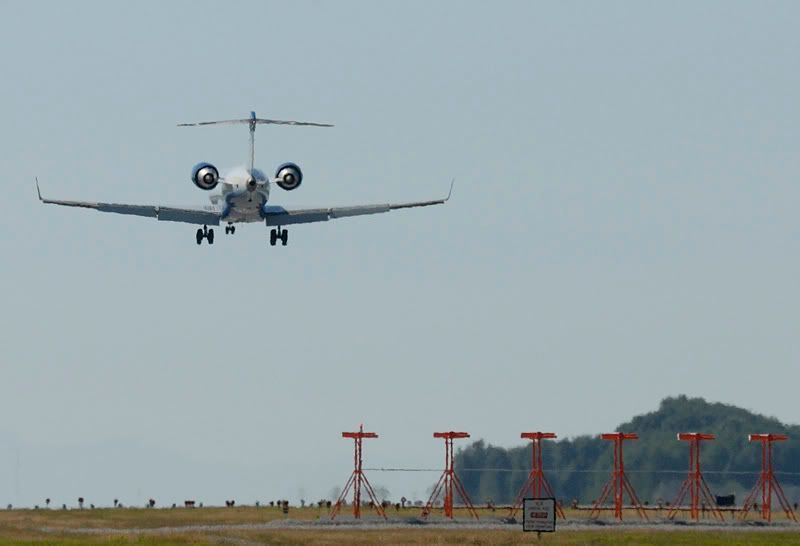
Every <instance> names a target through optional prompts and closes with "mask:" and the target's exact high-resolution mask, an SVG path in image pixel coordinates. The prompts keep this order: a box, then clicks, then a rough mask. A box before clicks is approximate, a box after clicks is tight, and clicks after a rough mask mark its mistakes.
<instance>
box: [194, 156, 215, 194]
mask: <svg viewBox="0 0 800 546" xmlns="http://www.w3.org/2000/svg"><path fill="white" fill-rule="evenodd" d="M192 182H194V185H195V186H197V187H198V188H200V189H201V190H207V191H209V190H213V189H214V188H216V187H217V184H218V183H219V171H218V170H217V168H216V167H215V166H214V165H212V164H211V163H198V164H197V165H195V166H194V167H193V168H192Z"/></svg>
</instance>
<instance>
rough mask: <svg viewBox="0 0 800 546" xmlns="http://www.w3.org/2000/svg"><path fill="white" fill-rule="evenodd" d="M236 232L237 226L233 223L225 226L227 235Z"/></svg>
mask: <svg viewBox="0 0 800 546" xmlns="http://www.w3.org/2000/svg"><path fill="white" fill-rule="evenodd" d="M234 233H236V226H234V225H233V224H228V225H227V226H225V235H233V234H234Z"/></svg>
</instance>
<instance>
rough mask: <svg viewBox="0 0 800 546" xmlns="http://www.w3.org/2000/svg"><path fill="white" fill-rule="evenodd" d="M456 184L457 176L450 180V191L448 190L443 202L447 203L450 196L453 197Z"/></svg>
mask: <svg viewBox="0 0 800 546" xmlns="http://www.w3.org/2000/svg"><path fill="white" fill-rule="evenodd" d="M455 185H456V179H455V177H453V179H452V180H450V191H448V192H447V197H445V198H444V200H443V201H442V203H447V202H448V201H450V197H452V195H453V186H455Z"/></svg>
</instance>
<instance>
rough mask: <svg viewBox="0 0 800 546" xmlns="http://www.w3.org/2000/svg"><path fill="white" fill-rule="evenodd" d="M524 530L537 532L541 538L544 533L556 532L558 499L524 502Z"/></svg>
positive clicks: (526, 500)
mask: <svg viewBox="0 0 800 546" xmlns="http://www.w3.org/2000/svg"><path fill="white" fill-rule="evenodd" d="M522 530H523V531H525V532H532V531H535V532H536V534H537V535H538V536H539V537H540V538H541V534H542V533H554V532H555V531H556V499H554V498H552V497H549V498H542V499H533V498H527V499H523V501H522Z"/></svg>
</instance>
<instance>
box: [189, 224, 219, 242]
mask: <svg viewBox="0 0 800 546" xmlns="http://www.w3.org/2000/svg"><path fill="white" fill-rule="evenodd" d="M225 229H227V228H225ZM195 239H197V244H198V245H199V244H202V243H203V239H205V240H206V241H208V244H210V245H213V244H214V230H213V229H208V226H203V229H198V230H197V234H196V236H195Z"/></svg>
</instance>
